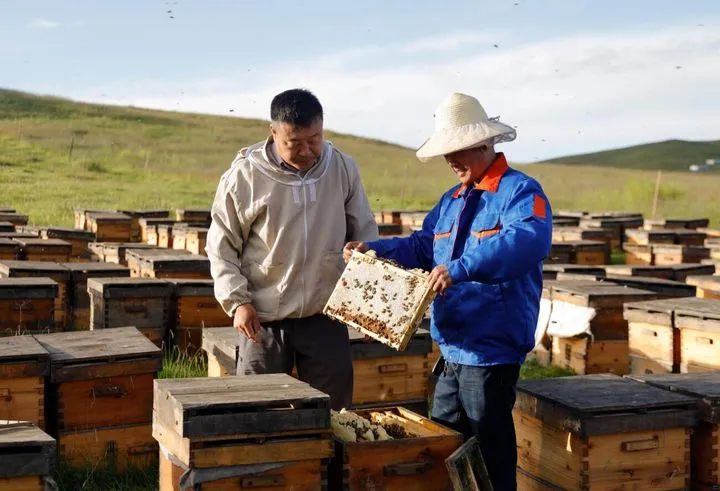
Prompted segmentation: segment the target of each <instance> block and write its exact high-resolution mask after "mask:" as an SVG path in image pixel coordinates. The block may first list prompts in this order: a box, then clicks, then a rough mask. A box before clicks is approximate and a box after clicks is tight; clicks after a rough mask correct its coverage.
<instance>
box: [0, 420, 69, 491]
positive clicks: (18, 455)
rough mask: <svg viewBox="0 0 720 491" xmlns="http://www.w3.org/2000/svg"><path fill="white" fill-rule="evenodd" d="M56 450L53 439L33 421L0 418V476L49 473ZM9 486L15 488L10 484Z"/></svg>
mask: <svg viewBox="0 0 720 491" xmlns="http://www.w3.org/2000/svg"><path fill="white" fill-rule="evenodd" d="M56 452H57V445H56V442H55V439H54V438H52V437H51V436H50V435H48V434H47V433H45V432H44V431H43V430H41V429H40V428H39V427H38V426H36V425H34V424H33V423H30V422H27V421H11V420H10V421H9V420H0V455H2V465H0V479H3V480H4V479H7V478H10V479H12V478H16V477H24V476H33V477H35V476H38V477H40V476H50V475H52V473H53V472H54V469H55V463H56V458H57V455H56ZM10 482H11V483H14V482H15V481H14V480H13V481H10ZM9 486H10V487H11V488H12V489H16V488H15V487H14V486H13V484H9ZM7 489H10V488H7ZM23 489H29V488H23Z"/></svg>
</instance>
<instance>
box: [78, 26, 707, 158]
mask: <svg viewBox="0 0 720 491" xmlns="http://www.w3.org/2000/svg"><path fill="white" fill-rule="evenodd" d="M705 25H712V24H711V23H710V22H709V21H708V20H706V21H705ZM492 39H494V40H500V39H504V38H503V37H502V33H492V34H489V35H473V34H471V33H467V32H460V33H455V34H451V35H448V36H446V37H443V38H432V39H417V40H412V41H409V42H407V43H402V44H396V45H391V46H366V47H359V48H358V49H355V50H352V51H351V52H343V53H335V54H332V53H331V54H329V55H327V56H324V57H321V58H317V59H312V60H297V61H291V62H288V61H287V60H282V61H278V62H277V63H276V64H268V65H266V66H262V67H254V68H253V71H252V72H251V73H245V71H244V70H243V71H241V72H239V73H236V74H231V75H228V76H222V77H214V78H212V79H205V80H190V81H184V82H174V83H169V82H168V81H163V80H157V81H139V82H136V83H134V84H128V83H122V84H117V85H116V86H113V87H102V88H96V89H89V90H82V91H78V92H77V93H75V94H73V96H75V97H77V98H82V99H88V98H89V99H96V100H102V101H104V102H114V103H119V104H133V105H136V106H149V107H153V108H166V109H174V110H188V111H199V112H214V113H219V114H229V109H230V108H232V109H234V112H233V114H234V115H237V116H245V117H260V118H264V119H267V117H268V113H269V109H268V108H269V104H270V100H271V98H272V97H273V95H275V94H276V93H277V92H279V91H281V90H284V89H286V88H288V87H289V86H303V87H308V88H310V89H311V90H313V91H314V92H315V93H316V94H317V95H318V97H320V99H321V101H322V103H323V105H324V106H325V108H326V114H327V117H326V123H327V127H328V128H331V129H333V130H336V131H341V132H348V133H354V134H359V135H363V136H369V137H373V138H379V139H383V140H389V141H394V142H398V143H401V144H404V145H407V146H410V147H416V146H417V145H419V144H421V143H422V142H423V141H424V140H425V138H426V137H427V136H428V133H429V132H430V131H431V130H432V113H433V111H434V109H435V106H436V105H437V103H438V102H439V101H440V100H441V99H443V98H444V97H445V96H446V95H447V94H448V93H450V92H453V91H461V92H466V93H470V94H472V95H474V96H476V97H478V99H479V100H480V102H481V103H483V105H484V106H485V108H486V110H487V112H488V113H489V114H490V115H491V116H495V115H499V116H501V119H502V120H503V121H505V122H507V123H508V124H511V125H517V127H518V139H517V140H516V142H514V143H511V144H506V145H503V147H502V149H503V150H506V151H507V152H508V155H509V157H510V158H511V159H514V160H521V161H531V160H535V159H539V158H550V157H553V156H558V155H564V154H569V153H576V152H585V151H596V150H601V149H604V148H608V147H618V146H624V145H631V144H637V143H643V142H648V141H655V140H662V139H669V138H685V139H718V138H720V119H719V118H718V117H717V114H718V110H719V107H718V96H717V87H719V86H720V56H719V55H720V30H718V29H711V28H702V27H674V28H673V27H666V28H655V29H646V30H637V31H632V32H631V31H620V32H596V33H586V34H580V35H574V36H566V37H558V38H555V39H547V40H542V41H535V42H528V43H525V44H519V45H512V44H509V43H507V41H506V42H504V43H503V44H502V45H501V46H500V47H499V48H494V47H492V44H490V45H488V43H489V42H490V40H492ZM484 45H485V46H484ZM678 67H680V68H678ZM277 73H282V77H277V76H276V74H277ZM181 91H182V92H184V94H183V95H180V92H181ZM100 92H103V93H106V94H107V96H106V97H104V98H99V97H98V94H99V93H100Z"/></svg>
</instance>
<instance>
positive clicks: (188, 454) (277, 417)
mask: <svg viewBox="0 0 720 491" xmlns="http://www.w3.org/2000/svg"><path fill="white" fill-rule="evenodd" d="M153 436H154V437H155V439H156V440H157V441H158V442H159V443H160V445H162V447H163V448H165V449H167V451H168V452H170V453H171V454H172V455H173V456H175V457H176V458H177V459H178V461H179V462H180V463H182V464H184V465H185V466H188V467H192V468H196V469H204V468H208V467H226V466H233V465H244V464H260V463H279V462H293V461H297V460H314V459H327V458H329V457H330V455H331V450H332V441H331V439H330V396H328V395H327V394H324V393H322V392H320V391H318V390H315V389H313V388H312V387H310V386H309V385H308V384H306V383H304V382H301V381H299V380H296V379H294V378H293V377H291V376H289V375H285V374H269V375H252V376H245V377H223V378H213V377H210V378H208V377H202V378H187V379H162V380H155V402H154V411H153Z"/></svg>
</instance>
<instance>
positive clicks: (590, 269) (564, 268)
mask: <svg viewBox="0 0 720 491" xmlns="http://www.w3.org/2000/svg"><path fill="white" fill-rule="evenodd" d="M543 271H554V272H563V273H580V274H583V273H584V274H594V275H604V274H605V269H604V268H603V267H602V266H587V265H584V264H559V263H557V264H543Z"/></svg>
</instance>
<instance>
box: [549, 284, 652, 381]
mask: <svg viewBox="0 0 720 491" xmlns="http://www.w3.org/2000/svg"><path fill="white" fill-rule="evenodd" d="M656 298H657V294H655V293H654V292H649V291H646V290H639V289H635V288H627V287H621V286H616V285H609V284H598V283H581V282H577V283H572V282H568V283H567V284H555V285H553V286H552V312H551V314H550V324H549V325H548V329H547V332H548V334H549V335H550V336H552V337H553V345H552V364H553V365H555V366H561V367H567V368H572V369H573V370H575V372H576V373H578V374H589V373H605V372H610V373H617V374H621V375H622V374H624V373H627V371H628V369H629V351H628V326H627V321H626V320H625V319H623V305H624V304H625V303H628V302H637V301H642V300H654V299H656Z"/></svg>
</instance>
